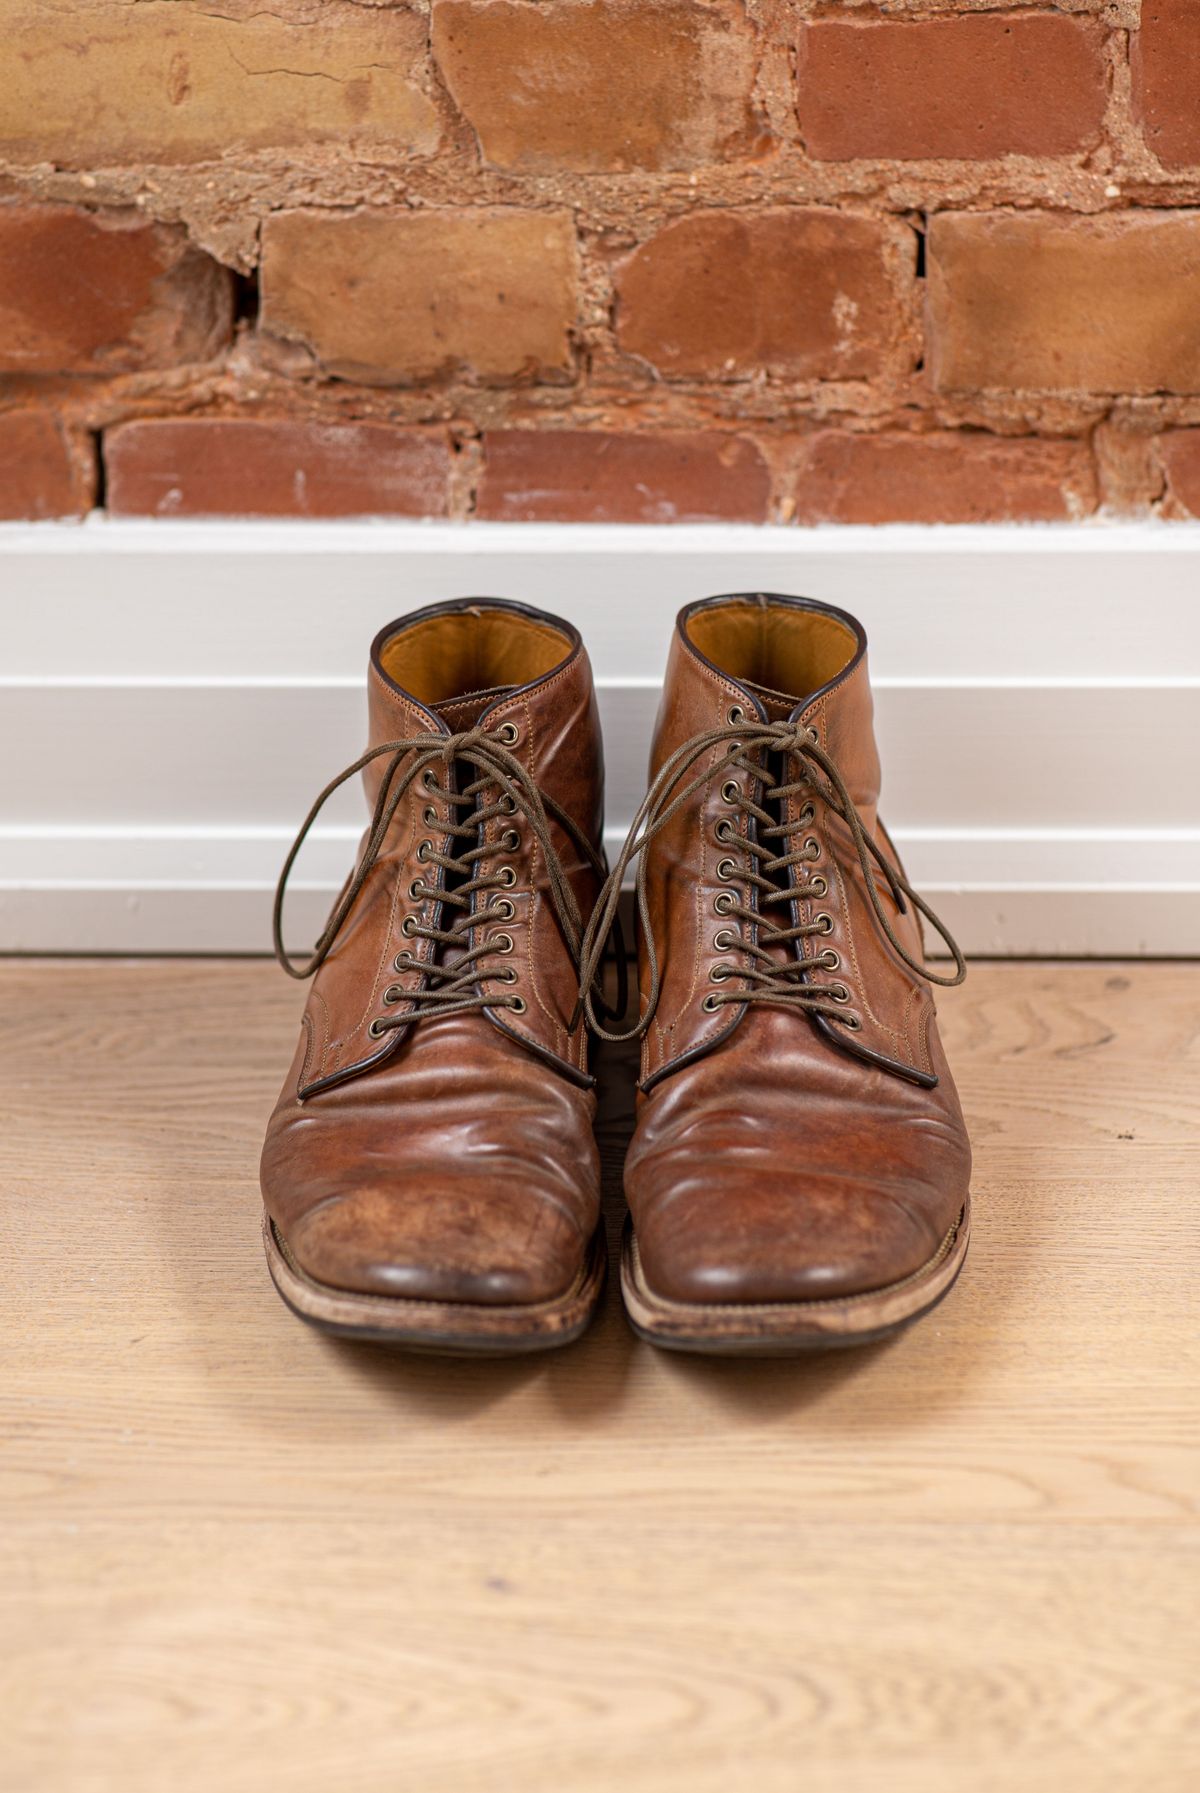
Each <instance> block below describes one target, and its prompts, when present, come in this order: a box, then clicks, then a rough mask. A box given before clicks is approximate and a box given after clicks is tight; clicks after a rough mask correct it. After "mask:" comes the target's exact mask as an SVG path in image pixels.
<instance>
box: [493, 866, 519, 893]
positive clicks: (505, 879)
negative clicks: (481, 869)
mask: <svg viewBox="0 0 1200 1793" xmlns="http://www.w3.org/2000/svg"><path fill="white" fill-rule="evenodd" d="M496 876H497V877H498V878H499V880H500V882H501V884H503V886H504V888H505V889H506V890H511V889H512V887H513V885H514V884H515V883H516V881H517V874H516V872H514V871H513V868H512V866H511V865H502V866H499V867H498V868H497V871H496Z"/></svg>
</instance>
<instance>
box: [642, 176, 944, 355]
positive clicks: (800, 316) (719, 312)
mask: <svg viewBox="0 0 1200 1793" xmlns="http://www.w3.org/2000/svg"><path fill="white" fill-rule="evenodd" d="M915 250H916V239H915V237H914V235H913V233H912V231H910V230H909V229H908V228H907V227H906V226H904V225H900V224H893V223H892V222H890V221H884V220H881V219H876V218H864V217H860V216H857V215H855V214H853V213H842V212H836V211H832V210H826V209H823V208H808V209H805V208H799V207H797V208H796V209H795V210H776V211H763V212H737V211H723V210H721V211H718V210H713V211H705V212H699V213H696V214H695V215H693V216H692V217H690V218H681V219H678V220H676V221H675V222H673V223H671V224H668V225H666V226H665V228H664V229H662V230H660V231H659V232H658V234H657V235H656V236H654V237H651V238H650V240H649V242H647V243H644V244H643V245H642V247H641V248H639V249H638V250H636V251H635V252H634V254H633V255H632V256H630V257H629V259H628V260H627V261H626V262H625V264H624V266H623V267H622V268H621V269H620V270H619V272H618V276H617V301H618V303H617V337H618V341H619V343H620V346H621V347H622V348H623V349H625V350H627V351H628V352H629V353H631V354H634V355H639V356H641V357H642V358H643V359H644V360H646V361H648V362H649V363H650V364H651V366H652V367H654V368H656V369H657V370H658V371H659V372H660V373H662V374H665V375H667V376H668V377H672V376H674V377H687V378H700V379H711V380H728V379H744V378H747V377H750V376H753V375H754V374H757V373H761V372H766V373H769V374H777V375H782V376H786V377H792V378H797V379H812V380H818V379H826V380H829V379H842V380H849V379H867V378H870V377H871V376H872V375H874V374H878V373H880V372H882V371H883V370H884V369H885V368H886V367H887V366H888V365H889V364H890V363H891V362H892V361H894V360H895V358H896V356H897V352H898V350H899V349H900V347H901V345H902V344H903V343H904V314H905V301H906V296H907V294H906V289H907V288H908V287H909V285H910V283H911V281H912V279H913V274H914V270H915ZM907 359H908V360H909V362H910V363H911V359H912V356H911V353H909V354H908V355H907Z"/></svg>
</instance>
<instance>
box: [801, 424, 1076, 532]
mask: <svg viewBox="0 0 1200 1793" xmlns="http://www.w3.org/2000/svg"><path fill="white" fill-rule="evenodd" d="M1095 508H1096V480H1095V474H1094V471H1093V468H1092V464H1091V458H1090V456H1089V454H1088V451H1087V447H1086V445H1085V444H1084V443H1081V442H1058V441H1038V440H1026V439H1015V440H1010V439H1009V438H1006V437H1001V436H988V435H984V434H983V433H982V432H975V431H955V430H939V431H936V432H934V433H932V434H929V435H914V434H908V433H901V432H899V431H885V432H882V433H881V434H879V435H869V434H857V433H855V432H852V431H848V430H821V431H818V432H817V433H816V434H815V435H813V436H811V437H810V438H809V439H808V441H807V442H806V443H805V444H804V448H803V452H802V455H801V459H800V464H799V468H798V471H797V475H796V484H795V515H796V519H797V521H798V522H801V523H1007V522H1038V523H1050V522H1058V521H1061V520H1064V519H1069V518H1072V517H1079V516H1086V515H1089V514H1090V513H1091V512H1092V511H1094V510H1095Z"/></svg>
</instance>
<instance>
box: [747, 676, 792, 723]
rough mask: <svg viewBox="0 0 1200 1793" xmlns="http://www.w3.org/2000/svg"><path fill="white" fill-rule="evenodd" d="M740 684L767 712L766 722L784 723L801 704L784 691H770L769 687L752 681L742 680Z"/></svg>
mask: <svg viewBox="0 0 1200 1793" xmlns="http://www.w3.org/2000/svg"><path fill="white" fill-rule="evenodd" d="M741 683H742V684H743V685H744V686H745V687H746V689H747V691H752V692H753V693H754V695H755V697H757V699H758V701H759V703H760V704H761V705H762V707H763V709H764V710H765V711H766V712H767V720H768V722H786V721H787V719H788V717H789V716H790V715H791V714H792V712H793V711H794V710H795V709H796V707H797V705H798V704H799V703H800V702H801V699H800V698H798V697H789V696H788V695H787V693H786V692H784V691H772V690H771V687H770V686H769V685H758V684H756V683H755V682H754V680H753V679H742V680H741Z"/></svg>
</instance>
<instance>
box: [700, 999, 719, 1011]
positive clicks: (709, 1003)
mask: <svg viewBox="0 0 1200 1793" xmlns="http://www.w3.org/2000/svg"><path fill="white" fill-rule="evenodd" d="M720 1006H721V1005H720V1003H719V1002H718V1001H717V999H716V997H715V996H706V997H705V998H704V1001H703V1002H702V1003H701V1004H700V1007H701V1008H702V1009H706V1010H707V1011H708V1013H709V1014H710V1015H711V1014H714V1013H715V1012H716V1010H717V1009H719V1008H720Z"/></svg>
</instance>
